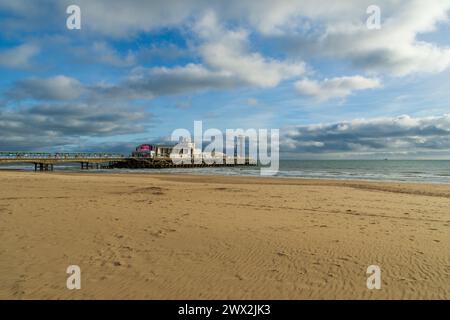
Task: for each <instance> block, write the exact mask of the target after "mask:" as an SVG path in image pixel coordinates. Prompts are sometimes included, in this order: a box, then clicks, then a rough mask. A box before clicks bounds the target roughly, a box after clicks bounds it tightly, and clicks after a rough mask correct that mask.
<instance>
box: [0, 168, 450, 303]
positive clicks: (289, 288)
mask: <svg viewBox="0 0 450 320" xmlns="http://www.w3.org/2000/svg"><path fill="white" fill-rule="evenodd" d="M449 209H450V185H438V184H435V185H430V184H406V183H387V182H362V181H345V182H344V181H326V180H302V179H276V178H259V177H253V178H250V177H219V176H193V175H167V174H159V175H158V174H152V175H150V174H145V175H137V174H95V173H61V172H53V173H34V172H12V171H2V172H0V299H450V210H449ZM69 265H78V266H80V268H81V279H82V280H81V283H82V287H81V289H80V290H68V289H67V288H66V279H67V277H68V274H66V268H67V267H68V266H69ZM369 265H379V266H380V268H381V271H382V287H381V289H380V290H369V289H367V287H366V280H367V277H368V275H367V274H366V269H367V267H368V266H369Z"/></svg>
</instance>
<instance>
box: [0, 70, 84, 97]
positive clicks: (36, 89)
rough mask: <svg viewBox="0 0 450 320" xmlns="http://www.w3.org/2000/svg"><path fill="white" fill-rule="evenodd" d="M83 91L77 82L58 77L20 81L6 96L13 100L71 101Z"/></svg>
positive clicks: (61, 76) (62, 76) (65, 77)
mask: <svg viewBox="0 0 450 320" xmlns="http://www.w3.org/2000/svg"><path fill="white" fill-rule="evenodd" d="M85 91H86V89H85V88H84V87H83V85H82V84H81V83H80V82H79V81H78V80H76V79H74V78H70V77H67V76H64V75H58V76H54V77H50V78H36V77H33V78H28V79H24V80H21V81H19V82H17V83H16V84H15V86H14V87H13V88H12V89H11V90H10V91H8V92H7V95H8V96H9V97H10V98H13V99H28V98H29V99H38V100H72V99H76V98H78V97H80V96H81V95H82V94H83V93H84V92H85Z"/></svg>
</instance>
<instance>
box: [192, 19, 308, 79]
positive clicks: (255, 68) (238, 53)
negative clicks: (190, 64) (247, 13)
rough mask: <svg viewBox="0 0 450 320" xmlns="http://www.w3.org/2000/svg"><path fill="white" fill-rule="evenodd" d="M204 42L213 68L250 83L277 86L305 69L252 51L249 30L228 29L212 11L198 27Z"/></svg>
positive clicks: (207, 61) (203, 50)
mask: <svg viewBox="0 0 450 320" xmlns="http://www.w3.org/2000/svg"><path fill="white" fill-rule="evenodd" d="M194 30H196V31H197V33H198V34H199V36H200V38H201V39H202V41H203V42H204V43H203V44H202V45H200V47H199V48H198V52H199V54H200V55H201V57H202V58H203V61H204V63H205V64H206V65H208V66H209V67H210V68H212V69H214V70H218V71H223V72H227V73H229V74H231V75H233V76H234V77H236V78H238V79H241V80H242V82H246V83H248V84H250V85H255V86H258V87H263V88H264V87H274V86H276V85H278V84H279V83H280V82H281V81H283V80H286V79H290V78H293V77H298V76H300V75H302V74H303V73H304V72H305V66H304V63H303V62H287V61H280V60H276V59H270V58H265V57H263V56H262V55H261V54H260V53H258V52H251V51H250V50H249V44H248V36H249V35H248V32H247V31H246V30H244V29H238V30H225V29H223V27H222V26H220V25H219V24H218V21H217V18H216V15H215V14H214V13H212V12H208V13H207V14H206V15H205V16H204V17H203V18H202V19H201V20H200V21H199V22H198V23H197V25H196V26H195V28H194Z"/></svg>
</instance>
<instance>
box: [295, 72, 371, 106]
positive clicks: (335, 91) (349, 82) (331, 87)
mask: <svg viewBox="0 0 450 320" xmlns="http://www.w3.org/2000/svg"><path fill="white" fill-rule="evenodd" d="M379 86H380V81H379V80H378V79H370V78H365V77H362V76H352V77H337V78H332V79H325V80H323V81H322V82H318V81H314V80H307V79H306V80H301V81H297V82H296V83H295V88H296V89H297V91H298V92H299V93H300V94H302V95H306V96H311V97H314V98H316V99H317V100H319V101H326V100H329V99H333V98H345V97H347V96H349V95H350V94H352V92H353V91H357V90H366V89H373V88H377V87H379Z"/></svg>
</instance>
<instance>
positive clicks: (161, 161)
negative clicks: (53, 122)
mask: <svg viewBox="0 0 450 320" xmlns="http://www.w3.org/2000/svg"><path fill="white" fill-rule="evenodd" d="M240 160H241V161H238V160H237V158H234V159H232V163H230V162H229V161H226V159H225V158H224V159H223V163H212V164H207V163H205V162H202V163H199V164H195V163H185V164H174V163H173V162H172V160H171V158H170V157H156V158H144V157H142V158H139V157H129V156H128V157H127V156H124V155H121V154H115V153H100V152H92V153H46V152H5V151H2V152H0V165H2V164H14V163H16V164H24V163H30V164H33V165H34V171H53V169H54V166H55V165H58V164H69V163H72V164H73V163H79V164H80V165H81V169H82V170H83V169H86V170H87V169H89V168H96V169H100V168H102V169H114V168H123V169H162V168H174V167H176V168H192V167H222V166H242V165H245V166H248V165H255V164H252V163H251V161H250V160H249V159H248V158H246V159H245V160H244V159H243V158H241V159H240Z"/></svg>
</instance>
